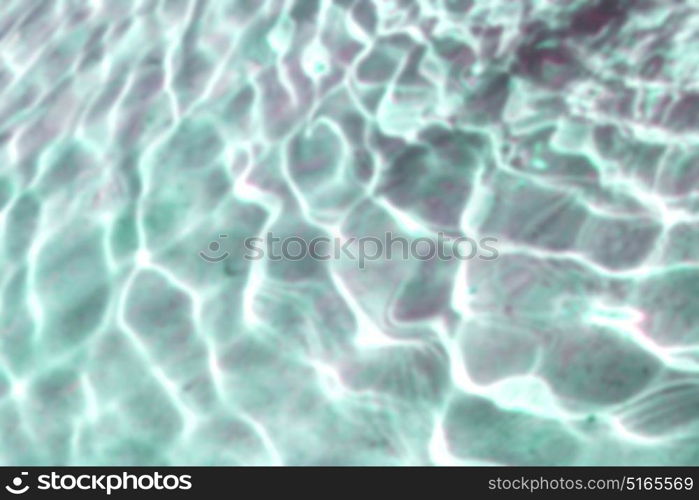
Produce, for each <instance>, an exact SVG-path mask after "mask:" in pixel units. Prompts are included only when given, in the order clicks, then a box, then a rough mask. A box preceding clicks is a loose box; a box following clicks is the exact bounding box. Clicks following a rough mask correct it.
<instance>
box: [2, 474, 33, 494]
mask: <svg viewBox="0 0 699 500" xmlns="http://www.w3.org/2000/svg"><path fill="white" fill-rule="evenodd" d="M27 474H28V472H22V473H21V475H22V476H26V475H27ZM5 489H6V490H7V491H9V492H10V493H12V494H13V495H21V494H22V493H26V492H27V490H28V489H29V485H26V486H25V487H24V488H22V477H21V476H17V477H16V478H14V479H13V480H12V486H10V485H7V486H5Z"/></svg>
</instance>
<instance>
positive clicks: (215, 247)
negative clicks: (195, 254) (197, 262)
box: [199, 234, 229, 263]
mask: <svg viewBox="0 0 699 500" xmlns="http://www.w3.org/2000/svg"><path fill="white" fill-rule="evenodd" d="M218 237H219V238H228V235H227V234H219V236H218ZM220 249H221V244H220V243H219V242H218V241H212V242H211V243H209V250H210V251H211V252H214V253H216V252H218V251H219V250H220ZM228 255H229V253H228V252H223V253H222V254H221V255H219V256H218V257H217V256H216V255H214V256H213V257H212V256H210V255H207V253H206V252H204V251H201V252H199V256H200V257H201V258H202V259H204V260H205V261H206V262H209V263H217V262H221V261H222V260H224V259H227V258H228Z"/></svg>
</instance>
